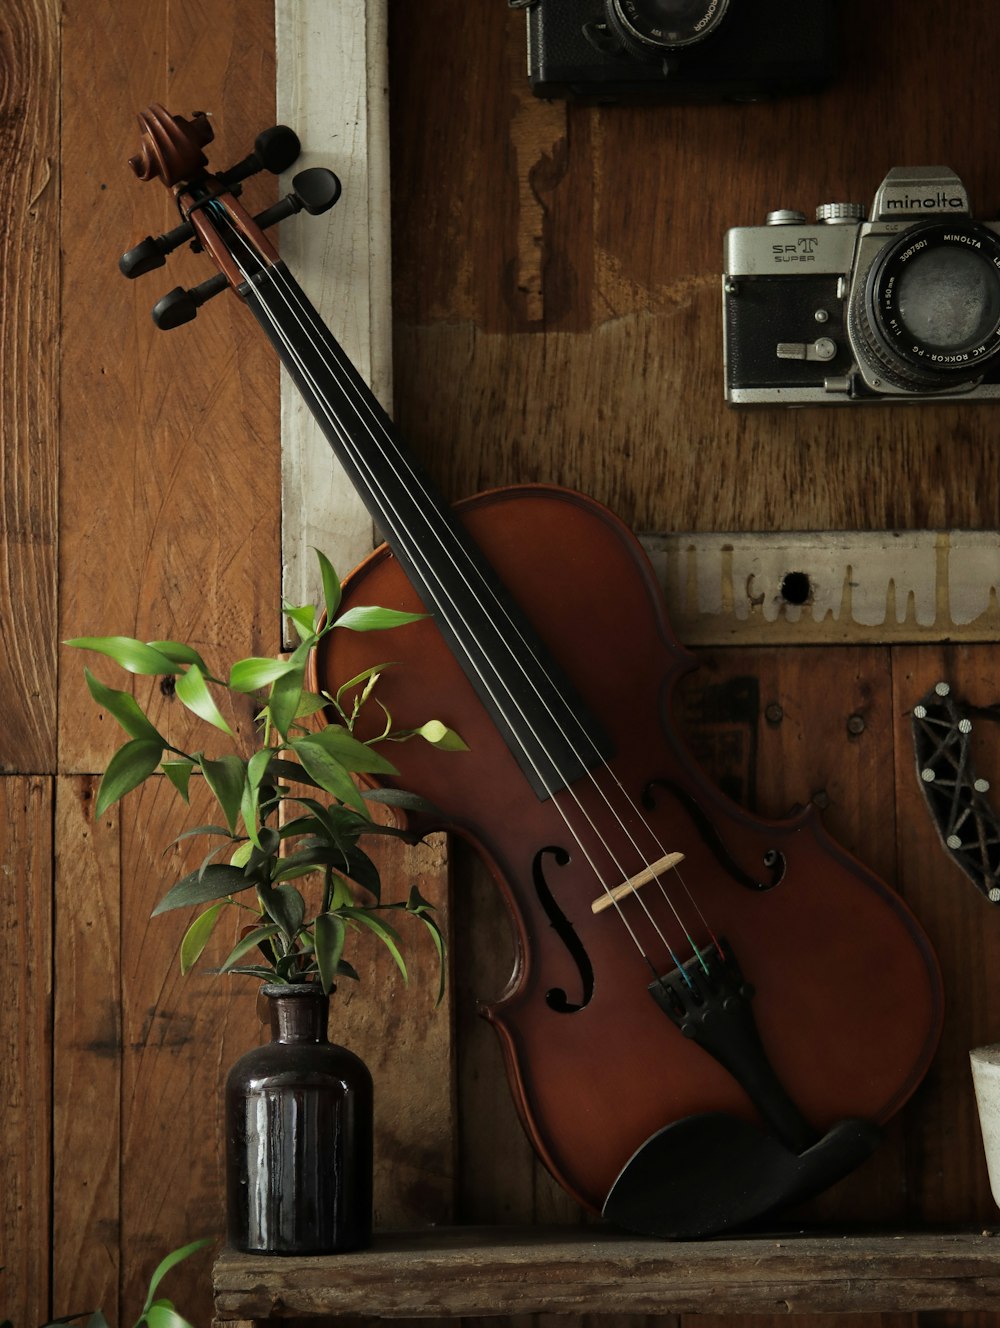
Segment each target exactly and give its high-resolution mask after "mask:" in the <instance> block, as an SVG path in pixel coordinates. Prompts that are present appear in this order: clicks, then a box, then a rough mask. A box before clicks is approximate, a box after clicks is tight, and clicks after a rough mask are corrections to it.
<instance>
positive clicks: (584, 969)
mask: <svg viewBox="0 0 1000 1328" xmlns="http://www.w3.org/2000/svg"><path fill="white" fill-rule="evenodd" d="M547 857H550V858H551V859H552V860H553V861H554V862H555V864H556V866H557V867H565V866H566V865H567V863H568V862H569V854H568V853H567V852H566V850H565V849H564V848H557V847H554V846H553V847H552V848H543V849H539V851H538V852H537V853H536V854H535V861H534V863H533V864H532V868H531V872H532V876H533V878H534V882H535V893H536V894H537V895H538V902H539V903H540V904H541V906H542V908H543V909H544V910H545V916H546V917H547V918H548V920H549V922H550V923H551V925H552V929H553V931H554V932H555V933H556V935H557V936H558V937H559V939H560V940H561V941H562V943H563V945H565V947H566V950H567V952H568V953H569V956H570V958H571V959H572V960H573V963H574V964H575V965H576V969H577V972H578V973H579V975H580V991H581V999H580V1000H579V1001H575V1002H574V1001H571V1000H570V999H569V997H568V996H567V995H566V992H565V991H564V990H563V989H562V987H552V988H550V989H549V991H547V992H546V993H545V1003H546V1005H548V1007H549V1009H550V1010H554V1011H555V1012H556V1014H575V1013H576V1011H577V1010H582V1009H583V1008H584V1006H585V1005H587V1004H589V1002H590V998H591V997H592V996H593V994H594V969H593V966H592V964H591V962H590V956H589V955H588V954H587V951H586V950H585V949H584V947H583V942H582V941H581V940H580V938H579V936H577V934H576V932H575V931H574V930H573V924H572V923H571V922H570V920H569V918H567V917H566V914H565V913H563V911H562V909H561V908H560V907H559V905H558V904H557V903H556V901H555V898H554V896H553V894H552V891H551V890H550V889H549V883H548V881H547V880H546V879H545V859H546V858H547Z"/></svg>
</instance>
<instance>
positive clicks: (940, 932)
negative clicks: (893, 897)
mask: <svg viewBox="0 0 1000 1328" xmlns="http://www.w3.org/2000/svg"><path fill="white" fill-rule="evenodd" d="M996 658H997V648H996V646H995V645H993V646H963V645H953V646H940V647H937V648H929V647H928V648H924V649H922V650H918V649H915V648H913V647H897V648H895V649H894V650H893V662H894V667H893V711H894V713H895V715H896V717H897V719H896V739H895V744H894V750H895V766H896V803H897V835H898V841H899V863H900V871H901V873H902V874H903V876H904V877H905V880H906V883H907V885H906V888H907V897H908V898H909V899H910V901H911V902H912V904H913V906H914V908H916V909H917V911H918V913H919V915H920V917H921V919H922V920H923V922H924V925H925V926H926V927H927V929H928V931H929V933H930V936H931V938H932V940H933V942H934V945H935V948H936V950H937V953H938V957H939V959H940V961H941V968H942V972H943V974H944V982H945V991H946V993H947V999H946V1009H945V1028H944V1035H943V1038H942V1043H941V1049H940V1051H939V1052H938V1055H937V1058H936V1060H935V1062H934V1065H933V1067H932V1069H931V1073H930V1075H929V1076H928V1079H927V1082H926V1083H925V1084H924V1086H923V1088H922V1089H921V1092H920V1098H919V1106H918V1111H917V1112H915V1113H914V1116H913V1119H912V1122H911V1133H912V1145H913V1146H912V1153H911V1157H910V1160H909V1170H910V1175H909V1185H908V1188H909V1192H910V1198H911V1203H912V1204H913V1205H914V1210H915V1211H917V1212H919V1213H920V1215H921V1216H922V1217H923V1218H924V1219H925V1220H927V1221H930V1222H934V1221H945V1222H946V1221H949V1220H951V1219H952V1218H953V1217H954V1215H955V1214H957V1213H962V1214H963V1220H970V1219H973V1218H974V1217H975V1218H979V1219H981V1220H984V1221H992V1220H993V1217H994V1216H995V1214H996V1205H995V1204H994V1202H993V1199H992V1197H991V1195H990V1191H989V1185H988V1178H987V1174H986V1161H985V1158H984V1156H983V1149H982V1140H981V1136H980V1131H979V1119H978V1115H977V1112H976V1106H975V1097H974V1094H973V1089H972V1078H971V1072H970V1069H969V1051H970V1050H971V1049H972V1048H973V1047H975V1046H981V1045H982V1044H984V1043H988V1042H995V1041H997V1040H1000V1009H998V1004H997V995H998V992H997V974H998V973H1000V932H998V930H997V926H996V922H997V919H996V917H995V905H992V904H990V903H989V902H988V901H987V900H986V899H985V898H984V897H983V896H982V895H981V894H980V893H979V891H978V890H977V889H976V888H975V886H974V885H973V884H972V882H971V881H970V880H969V878H968V877H967V876H965V874H964V873H963V872H962V871H961V869H960V868H959V867H958V865H957V864H956V863H955V861H954V859H953V858H952V857H951V856H950V854H949V853H948V852H947V850H946V849H945V848H944V846H943V845H942V843H941V839H940V836H939V834H938V832H937V830H936V828H935V827H934V825H933V822H932V820H931V817H930V813H929V811H928V808H927V805H926V803H925V801H924V797H923V794H922V792H921V790H920V783H919V780H918V775H917V765H916V758H915V754H914V748H913V738H912V733H911V729H910V711H911V710H912V708H913V706H914V705H915V704H916V702H917V701H919V700H920V698H921V697H922V696H923V695H924V693H925V692H927V691H928V690H929V689H930V688H931V687H933V686H934V684H935V683H937V682H941V681H946V682H950V683H951V685H952V689H953V692H954V695H955V696H956V698H959V699H960V701H962V702H964V703H965V704H971V705H993V704H995V703H996V701H997V700H998V699H1000V679H998V677H997V665H996ZM973 745H974V752H975V761H974V763H975V765H976V767H977V770H978V772H979V773H980V774H982V775H983V776H985V777H986V778H988V779H990V781H991V783H992V787H993V789H997V788H998V787H1000V782H998V781H1000V751H998V748H997V744H996V733H995V725H994V724H990V723H987V722H986V721H985V720H979V721H977V720H976V719H975V718H974V719H973ZM988 796H989V797H990V798H991V799H992V798H993V797H994V795H993V794H990V795H988Z"/></svg>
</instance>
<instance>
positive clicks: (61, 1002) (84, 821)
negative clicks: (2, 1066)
mask: <svg viewBox="0 0 1000 1328" xmlns="http://www.w3.org/2000/svg"><path fill="white" fill-rule="evenodd" d="M97 782H98V781H97V780H96V778H94V777H93V776H86V775H82V776H68V777H65V778H60V779H57V781H56V804H55V845H54V847H55V910H56V946H55V963H54V967H55V974H56V984H55V1027H56V1038H55V1044H54V1052H53V1058H52V1079H53V1084H52V1107H53V1111H52V1121H51V1125H52V1139H53V1142H52V1151H53V1172H52V1184H53V1194H52V1230H53V1247H54V1249H55V1250H57V1251H58V1257H57V1258H56V1259H55V1260H54V1261H53V1269H52V1301H53V1304H54V1305H56V1306H59V1307H62V1308H63V1309H73V1308H75V1307H76V1306H84V1305H89V1306H91V1307H96V1306H101V1307H102V1308H103V1309H104V1311H105V1313H106V1314H108V1315H111V1314H113V1313H116V1312H119V1305H118V1274H119V1260H120V1240H121V1223H120V1202H121V1181H122V1176H121V1133H120V1124H121V1055H122V1038H121V967H120V957H119V951H120V948H121V940H122V937H121V897H120V896H121V863H120V854H119V825H118V820H119V818H118V815H117V813H116V812H111V813H106V814H105V815H104V816H102V817H101V818H100V819H98V818H97V817H96V816H95V815H94V807H95V800H96V797H97ZM126 1312H127V1310H126Z"/></svg>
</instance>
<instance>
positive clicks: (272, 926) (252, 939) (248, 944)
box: [219, 922, 282, 973]
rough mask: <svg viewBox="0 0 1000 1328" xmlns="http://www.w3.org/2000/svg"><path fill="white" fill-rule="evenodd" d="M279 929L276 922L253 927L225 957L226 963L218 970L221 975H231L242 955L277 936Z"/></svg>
mask: <svg viewBox="0 0 1000 1328" xmlns="http://www.w3.org/2000/svg"><path fill="white" fill-rule="evenodd" d="M281 930H282V929H281V927H279V926H278V924H277V923H276V922H268V923H266V924H265V925H264V926H263V927H255V928H254V930H253V931H251V932H248V933H247V934H246V936H244V937H243V938H242V939H241V940H239V941H237V943H236V944H235V945H234V946H233V948H232V949H231V950H230V952H229V954H228V955H227V956H226V961H225V963H224V964H223V965H222V968H221V969H220V970H219V971H220V972H222V973H232V972H233V970H234V966H235V965H236V964H238V963H239V962H240V960H241V959H242V958H243V956H244V955H246V954H249V953H250V951H251V950H255V949H256V948H257V946H258V945H260V943H261V941H268V940H270V939H271V937H272V936H277V935H278V933H279V932H280V931H281Z"/></svg>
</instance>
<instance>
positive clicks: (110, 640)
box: [64, 636, 181, 676]
mask: <svg viewBox="0 0 1000 1328" xmlns="http://www.w3.org/2000/svg"><path fill="white" fill-rule="evenodd" d="M64 644H65V645H68V646H74V647H75V648H76V649H77V650H95V651H97V653H98V654H99V655H107V656H108V658H109V659H113V660H114V661H115V663H116V664H120V665H121V667H122V668H123V669H127V670H128V672H129V673H140V674H151V675H153V676H159V675H163V674H167V673H180V671H181V670H180V666H179V665H177V664H175V663H174V661H173V660H172V659H170V658H169V657H168V656H167V655H165V654H163V652H162V651H160V650H157V649H155V648H154V647H153V646H150V645H147V644H146V643H145V641H137V640H136V639H135V638H134V637H132V636H74V637H73V638H72V640H70V641H66V642H64Z"/></svg>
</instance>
